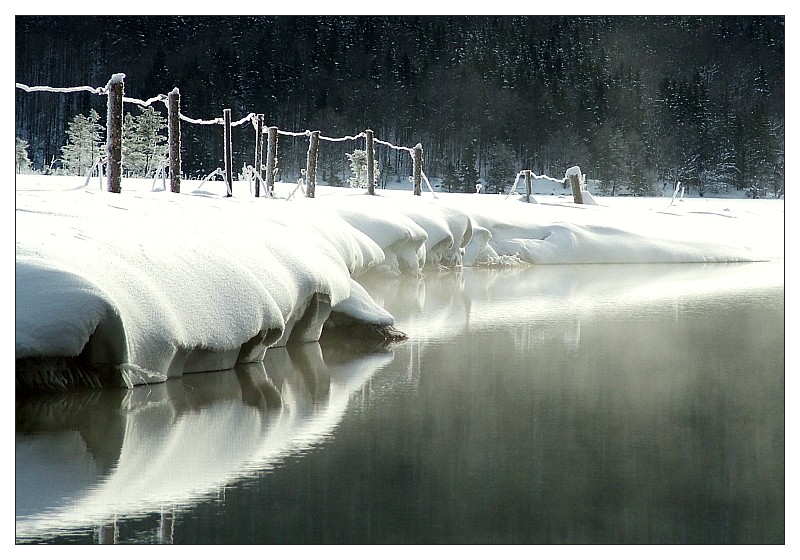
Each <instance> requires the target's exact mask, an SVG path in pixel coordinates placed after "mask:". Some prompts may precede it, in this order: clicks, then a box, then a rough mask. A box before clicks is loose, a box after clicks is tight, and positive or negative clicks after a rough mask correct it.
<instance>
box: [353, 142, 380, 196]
mask: <svg viewBox="0 0 800 560" xmlns="http://www.w3.org/2000/svg"><path fill="white" fill-rule="evenodd" d="M346 155H347V159H348V160H350V169H351V170H352V172H353V176H352V177H350V178H349V179H348V180H347V181H348V182H349V183H350V186H351V187H357V188H360V189H365V188H367V151H366V150H353V153H352V154H346ZM372 161H373V167H374V169H375V177H378V176H379V173H378V160H377V158H373V160H372Z"/></svg>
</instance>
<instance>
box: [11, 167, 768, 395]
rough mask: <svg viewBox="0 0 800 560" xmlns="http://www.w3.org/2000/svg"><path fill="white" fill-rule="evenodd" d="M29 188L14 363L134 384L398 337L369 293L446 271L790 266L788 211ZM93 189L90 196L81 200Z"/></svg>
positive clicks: (26, 183) (728, 205) (641, 202)
mask: <svg viewBox="0 0 800 560" xmlns="http://www.w3.org/2000/svg"><path fill="white" fill-rule="evenodd" d="M82 183H83V180H82V179H80V178H76V177H52V176H17V190H16V274H15V276H16V292H15V294H16V310H17V313H16V320H15V331H16V332H15V334H16V336H15V353H16V358H17V359H18V360H19V359H24V358H37V357H55V356H79V355H80V356H82V357H83V358H85V359H86V361H87V362H88V363H90V364H92V365H94V366H100V367H101V368H105V369H107V370H110V371H111V372H112V376H114V375H116V376H117V377H118V380H119V382H120V383H122V384H124V385H127V386H129V387H131V386H135V385H138V384H143V383H152V382H158V381H164V380H166V379H168V378H170V377H177V376H180V375H182V374H183V373H187V372H191V371H208V370H216V369H229V368H231V367H233V365H235V364H237V363H254V362H258V361H260V360H261V359H263V356H264V352H265V350H266V349H267V348H269V347H274V346H283V345H285V344H287V343H289V342H310V341H315V340H318V339H319V336H320V333H321V330H322V328H323V325H324V324H325V322H326V321H327V320H328V319H329V317H330V316H331V312H334V316H335V317H336V319H337V321H338V322H342V321H344V322H353V323H360V324H364V325H373V326H377V327H380V328H387V329H388V328H390V327H391V326H392V324H393V322H394V319H393V317H391V315H389V314H388V313H387V312H386V311H385V310H383V309H382V308H381V307H380V306H379V305H377V304H376V303H375V302H374V301H372V299H371V298H370V297H369V296H368V295H367V294H366V292H365V291H364V290H363V288H361V287H360V285H359V284H358V282H357V281H356V280H357V279H358V277H359V276H360V275H362V274H364V273H366V272H367V271H375V270H382V271H383V272H384V273H386V274H411V275H418V274H421V273H423V270H424V269H427V270H428V271H431V270H436V269H437V268H441V267H459V266H479V265H495V266H508V265H520V266H522V265H526V264H575V263H587V264H600V263H620V264H621V263H687V262H689V263H691V262H697V263H710V262H751V261H774V260H782V259H783V248H784V243H783V235H784V233H783V231H784V230H783V213H784V203H783V200H763V201H762V200H757V201H750V200H739V199H685V200H684V201H682V202H680V203H674V204H672V205H670V199H669V198H666V197H664V198H652V199H630V198H624V199H617V198H613V199H612V198H602V197H596V201H597V203H598V204H597V205H596V206H588V205H587V206H579V205H575V204H573V203H572V202H571V197H564V196H548V197H541V196H537V197H536V198H537V202H539V203H538V204H525V203H524V202H521V201H520V200H519V199H518V198H517V197H511V198H508V199H507V198H506V197H505V196H502V195H474V194H469V195H465V194H447V193H441V194H439V193H437V195H436V197H434V196H433V195H432V194H431V193H430V192H424V193H423V196H422V197H415V196H413V195H412V194H411V193H410V192H409V191H396V190H379V191H378V192H377V196H375V197H370V196H368V195H366V194H365V191H363V190H359V189H348V188H338V189H337V188H330V187H321V186H318V187H317V197H316V198H315V199H308V198H305V197H303V196H302V194H301V193H300V191H297V192H296V193H295V196H294V197H292V198H291V200H286V198H287V197H289V195H290V193H291V192H292V191H293V190H294V188H295V187H296V185H292V184H278V185H276V195H277V198H275V199H254V198H252V197H251V196H250V193H249V190H248V185H247V183H237V184H236V185H235V186H234V197H233V198H232V199H226V198H225V197H224V187H223V186H222V183H221V182H210V183H206V184H205V185H203V188H202V191H196V192H194V193H193V192H192V190H193V189H195V188H196V185H197V184H199V182H192V181H185V182H184V184H183V186H182V189H183V193H182V194H174V193H170V192H164V191H156V192H151V187H152V181H147V180H131V179H126V180H125V181H123V190H122V193H121V194H112V193H107V192H103V191H100V190H99V188H98V187H97V185H96V183H91V184H90V185H89V186H88V187H86V188H80V187H78V186H79V185H81V184H82ZM76 187H78V188H76Z"/></svg>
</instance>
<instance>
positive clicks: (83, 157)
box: [61, 109, 103, 175]
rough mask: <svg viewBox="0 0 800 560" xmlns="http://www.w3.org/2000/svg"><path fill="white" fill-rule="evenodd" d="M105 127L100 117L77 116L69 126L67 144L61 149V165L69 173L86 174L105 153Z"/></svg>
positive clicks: (95, 115)
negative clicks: (101, 123)
mask: <svg viewBox="0 0 800 560" xmlns="http://www.w3.org/2000/svg"><path fill="white" fill-rule="evenodd" d="M102 141H103V127H102V126H101V125H100V115H98V114H97V111H95V110H94V109H92V110H91V111H89V116H86V115H75V117H74V118H73V119H72V121H71V122H70V123H69V124H68V125H67V143H66V144H65V145H64V146H63V147H62V148H61V163H62V165H63V166H64V169H65V170H66V171H67V172H68V173H74V174H77V175H84V174H86V173H87V172H88V171H89V170H90V169H91V168H92V166H93V165H94V163H95V161H96V160H97V158H98V157H100V155H102V153H103V143H102Z"/></svg>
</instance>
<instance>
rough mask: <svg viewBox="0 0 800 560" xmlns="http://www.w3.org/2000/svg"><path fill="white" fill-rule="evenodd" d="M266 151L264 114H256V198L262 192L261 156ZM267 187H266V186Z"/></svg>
mask: <svg viewBox="0 0 800 560" xmlns="http://www.w3.org/2000/svg"><path fill="white" fill-rule="evenodd" d="M263 152H264V114H263V113H259V114H258V115H256V155H255V168H256V198H258V197H259V196H260V194H261V157H262V154H263ZM265 188H266V187H265Z"/></svg>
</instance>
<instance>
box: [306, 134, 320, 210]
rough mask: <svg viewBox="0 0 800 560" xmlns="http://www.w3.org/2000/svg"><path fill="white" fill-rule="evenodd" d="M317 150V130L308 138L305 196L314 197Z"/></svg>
mask: <svg viewBox="0 0 800 560" xmlns="http://www.w3.org/2000/svg"><path fill="white" fill-rule="evenodd" d="M318 151H319V130H315V131H314V132H312V133H311V138H309V140H308V161H307V163H306V196H307V197H308V198H314V192H315V191H316V188H317V152H318Z"/></svg>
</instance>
